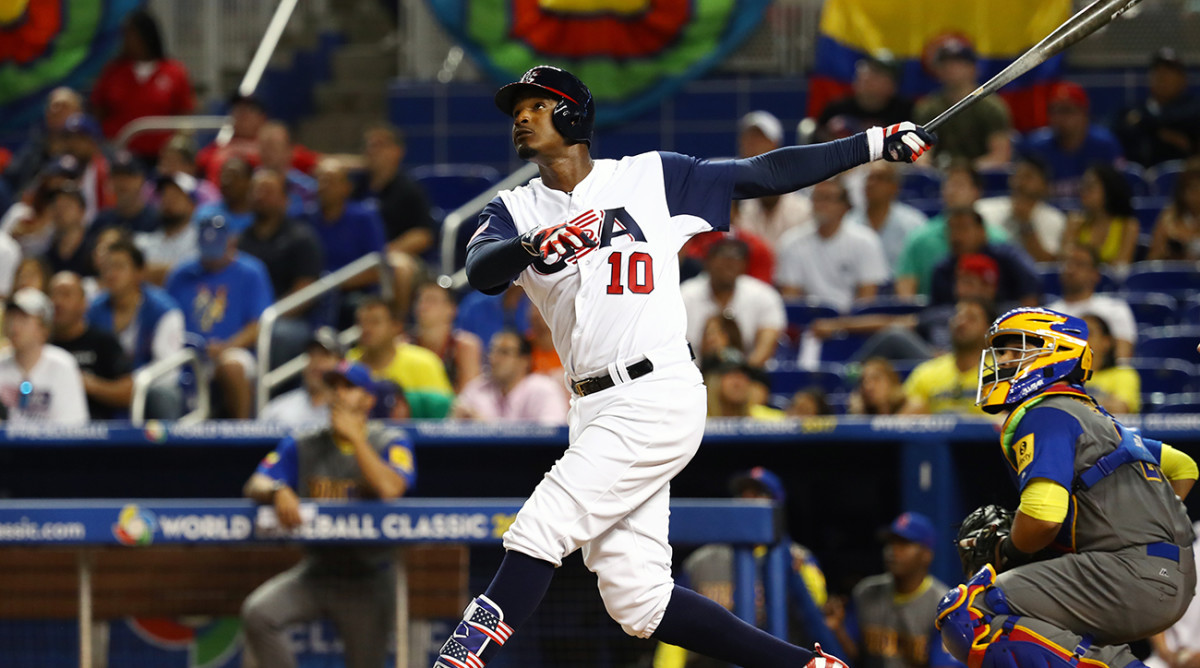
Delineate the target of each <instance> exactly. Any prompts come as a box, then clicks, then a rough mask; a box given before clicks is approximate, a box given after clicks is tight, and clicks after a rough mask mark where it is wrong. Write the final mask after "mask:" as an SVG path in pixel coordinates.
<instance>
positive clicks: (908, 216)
mask: <svg viewBox="0 0 1200 668" xmlns="http://www.w3.org/2000/svg"><path fill="white" fill-rule="evenodd" d="M899 194H900V172H899V171H898V170H897V169H896V166H895V164H894V163H891V162H887V161H886V160H877V161H875V162H873V163H871V164H870V165H868V166H867V178H866V182H865V185H864V188H863V196H864V197H863V199H864V202H865V206H863V207H861V208H855V209H852V210H851V211H850V213H849V214H847V220H849V221H850V222H852V223H855V224H858V225H865V226H867V227H870V228H871V229H872V230H875V234H877V235H879V241H880V243H882V244H883V253H884V255H886V256H887V262H888V271H889V272H894V271H895V269H896V265H897V264H898V263H899V261H900V254H901V253H902V252H903V251H904V244H905V241H906V240H907V239H908V235H909V234H911V233H913V232H914V231H916V230H919V229H921V227H922V226H924V225H925V223H926V222H927V220H928V219H927V218H926V217H925V214H923V213H921V212H920V211H918V210H917V209H915V208H913V207H912V206H909V205H908V204H905V203H904V202H900V201H898V200H897V199H896V196H897V195H899Z"/></svg>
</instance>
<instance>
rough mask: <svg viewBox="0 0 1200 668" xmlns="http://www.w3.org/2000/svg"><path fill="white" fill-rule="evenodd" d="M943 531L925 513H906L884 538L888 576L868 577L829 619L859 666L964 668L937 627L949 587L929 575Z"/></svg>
mask: <svg viewBox="0 0 1200 668" xmlns="http://www.w3.org/2000/svg"><path fill="white" fill-rule="evenodd" d="M936 538H937V532H936V531H935V530H934V527H933V521H932V520H930V519H929V518H928V517H926V516H924V515H922V514H920V513H913V512H907V513H903V514H901V515H900V516H899V517H897V518H896V519H895V521H893V522H892V524H891V526H890V527H888V529H887V532H886V533H885V534H884V540H885V543H884V548H883V563H884V567H885V568H886V569H887V572H886V573H883V574H881V575H876V576H872V577H869V578H865V579H863V580H862V581H861V582H859V583H858V584H857V585H856V586H855V587H854V591H853V592H851V594H850V601H851V602H850V606H849V607H848V608H846V607H844V606H843V604H842V603H841V600H840V599H836V602H835V603H834V604H833V605H832V606H830V613H831V614H829V615H828V616H827V617H826V621H827V622H828V624H829V627H830V629H832V630H833V632H834V633H835V634H836V635H837V637H838V640H839V641H840V642H841V644H842V649H843V650H845V653H846V654H847V655H849V657H850V659H849V661H854V662H855V663H854V665H856V666H870V667H878V666H896V667H904V668H921V667H928V668H951V667H957V668H961V666H962V664H960V663H959V662H958V661H955V660H954V658H953V657H951V656H950V654H949V653H948V652H947V651H946V649H945V647H944V646H943V645H942V636H941V634H940V633H939V632H938V630H937V629H936V628H935V627H934V625H933V621H934V618H935V617H937V607H938V601H939V600H940V599H941V597H942V596H943V595H944V594H945V591H946V589H947V588H948V586H947V585H946V584H943V583H942V582H941V581H940V580H938V579H937V578H935V577H933V576H932V575H930V574H929V567H930V565H931V564H932V563H933V553H934V544H935V541H936Z"/></svg>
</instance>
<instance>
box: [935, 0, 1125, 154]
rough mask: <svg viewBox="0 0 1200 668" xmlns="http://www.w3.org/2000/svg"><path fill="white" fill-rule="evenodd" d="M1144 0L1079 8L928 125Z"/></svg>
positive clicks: (1100, 0)
mask: <svg viewBox="0 0 1200 668" xmlns="http://www.w3.org/2000/svg"><path fill="white" fill-rule="evenodd" d="M1140 1H1141V0H1096V1H1095V2H1093V3H1092V4H1090V5H1088V6H1087V7H1084V8H1083V9H1081V10H1079V12H1078V13H1077V14H1075V15H1074V16H1072V17H1071V18H1069V19H1067V20H1066V22H1065V23H1063V24H1062V25H1060V26H1059V27H1058V28H1057V29H1055V31H1054V32H1052V33H1050V34H1049V35H1047V36H1046V37H1045V38H1044V39H1042V41H1040V42H1038V43H1037V44H1034V45H1033V46H1032V47H1031V48H1030V49H1029V50H1028V51H1026V52H1025V53H1023V54H1021V57H1020V58H1017V59H1016V60H1014V61H1013V62H1012V63H1011V64H1010V65H1009V66H1008V67H1006V68H1004V69H1003V70H1001V71H1000V73H999V74H997V75H996V76H994V77H992V78H991V79H988V80H987V82H985V83H984V84H983V85H982V86H980V87H979V88H976V89H975V90H973V91H971V94H970V95H968V96H966V97H964V98H963V99H961V100H959V101H958V102H956V103H955V104H954V106H952V107H950V108H949V109H947V110H945V111H943V112H942V113H941V114H939V115H938V116H937V118H935V119H933V120H932V121H930V122H928V123H926V124H925V129H926V130H928V131H930V132H934V131H936V130H937V129H938V126H940V125H941V124H942V123H945V122H946V121H948V120H950V119H951V118H953V117H954V115H955V114H957V113H958V112H960V111H962V110H963V109H966V108H967V107H969V106H971V105H972V104H975V102H977V101H979V100H980V99H982V98H983V97H985V96H987V95H991V94H992V93H995V92H996V91H998V90H1000V89H1001V88H1002V87H1003V86H1004V85H1005V84H1007V83H1008V82H1010V81H1012V80H1013V79H1016V78H1017V77H1019V76H1021V75H1022V74H1025V73H1026V72H1028V71H1029V70H1031V69H1033V68H1034V67H1037V66H1038V65H1040V64H1042V63H1044V62H1046V60H1048V59H1049V58H1050V57H1051V56H1053V55H1055V54H1057V53H1059V52H1060V51H1062V50H1063V49H1065V48H1067V47H1068V46H1071V45H1072V44H1074V43H1076V42H1078V41H1079V40H1081V39H1083V38H1084V37H1087V36H1088V35H1090V34H1092V33H1094V32H1096V31H1097V30H1099V29H1100V28H1102V27H1103V26H1106V25H1108V23H1109V22H1110V21H1112V20H1113V19H1115V18H1117V17H1118V16H1120V15H1121V14H1124V13H1125V12H1126V11H1128V10H1129V8H1130V7H1133V6H1134V5H1136V4H1137V3H1138V2H1140Z"/></svg>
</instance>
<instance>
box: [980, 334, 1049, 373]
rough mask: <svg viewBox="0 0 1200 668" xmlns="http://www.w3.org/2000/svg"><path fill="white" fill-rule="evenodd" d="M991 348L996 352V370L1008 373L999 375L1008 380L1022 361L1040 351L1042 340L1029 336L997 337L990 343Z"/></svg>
mask: <svg viewBox="0 0 1200 668" xmlns="http://www.w3.org/2000/svg"><path fill="white" fill-rule="evenodd" d="M992 348H993V349H995V351H996V368H998V369H1000V370H1002V371H1007V372H1008V373H1001V374H999V375H1000V376H1001V378H1010V377H1012V376H1013V375H1014V374H1015V373H1016V371H1017V368H1018V367H1019V366H1020V365H1021V360H1022V359H1026V358H1028V357H1029V356H1030V355H1031V354H1032V353H1035V352H1037V351H1039V350H1041V349H1042V340H1041V339H1038V338H1036V337H1031V336H998V337H996V338H995V339H994V340H993V341H992Z"/></svg>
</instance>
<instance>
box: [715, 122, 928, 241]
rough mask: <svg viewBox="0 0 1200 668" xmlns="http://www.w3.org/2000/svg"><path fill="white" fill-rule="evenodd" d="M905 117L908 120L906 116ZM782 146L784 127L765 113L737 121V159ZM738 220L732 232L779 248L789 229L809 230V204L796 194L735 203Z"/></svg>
mask: <svg viewBox="0 0 1200 668" xmlns="http://www.w3.org/2000/svg"><path fill="white" fill-rule="evenodd" d="M906 118H907V117H906ZM780 146H783V125H782V124H781V123H780V122H779V119H778V118H776V117H775V116H774V115H773V114H771V113H770V112H767V111H752V112H750V113H748V114H746V115H745V116H743V117H742V119H741V120H740V121H738V157H739V158H753V157H754V156H757V155H762V154H763V153H766V152H767V151H773V150H775V149H777V148H779V147H780ZM734 209H735V210H736V211H737V218H736V222H735V226H734V231H735V232H743V233H748V234H751V235H754V236H755V237H758V238H759V239H762V240H763V241H765V242H766V243H767V245H768V246H776V245H778V243H779V241H780V239H781V238H782V237H783V235H784V233H785V232H787V231H788V230H791V229H795V228H801V229H806V230H807V229H812V227H813V225H814V224H813V213H812V209H813V207H812V202H810V201H809V199H808V197H805V196H804V195H802V194H800V193H798V192H795V193H788V194H786V195H773V196H770V197H759V198H756V199H744V200H739V201H737V202H735V203H734Z"/></svg>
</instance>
